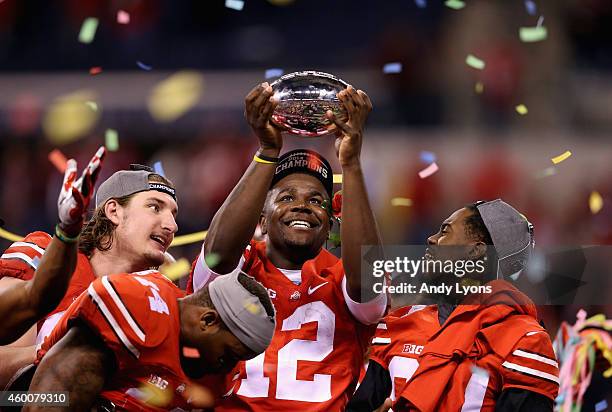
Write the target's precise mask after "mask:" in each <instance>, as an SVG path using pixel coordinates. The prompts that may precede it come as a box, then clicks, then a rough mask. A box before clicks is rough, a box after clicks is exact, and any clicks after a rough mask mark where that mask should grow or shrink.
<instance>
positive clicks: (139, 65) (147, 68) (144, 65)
mask: <svg viewBox="0 0 612 412" xmlns="http://www.w3.org/2000/svg"><path fill="white" fill-rule="evenodd" d="M136 64H137V65H138V67H140V68H141V69H142V70H146V71H149V70H151V69H152V68H153V66H149V65H146V64H144V63H143V62H136Z"/></svg>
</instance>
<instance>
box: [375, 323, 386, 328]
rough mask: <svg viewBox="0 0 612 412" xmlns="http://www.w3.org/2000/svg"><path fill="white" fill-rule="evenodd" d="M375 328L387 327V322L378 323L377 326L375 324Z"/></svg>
mask: <svg viewBox="0 0 612 412" xmlns="http://www.w3.org/2000/svg"><path fill="white" fill-rule="evenodd" d="M376 329H387V324H386V323H379V324H378V326H376Z"/></svg>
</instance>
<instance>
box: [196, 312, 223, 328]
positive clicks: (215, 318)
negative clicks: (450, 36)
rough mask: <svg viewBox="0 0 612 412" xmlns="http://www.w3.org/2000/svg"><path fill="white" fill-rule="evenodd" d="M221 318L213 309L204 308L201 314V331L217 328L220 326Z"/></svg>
mask: <svg viewBox="0 0 612 412" xmlns="http://www.w3.org/2000/svg"><path fill="white" fill-rule="evenodd" d="M220 324H221V318H220V317H219V313H218V312H217V311H216V310H214V309H211V308H202V312H201V313H200V329H201V330H203V331H205V330H208V329H210V328H215V327H218V326H220Z"/></svg>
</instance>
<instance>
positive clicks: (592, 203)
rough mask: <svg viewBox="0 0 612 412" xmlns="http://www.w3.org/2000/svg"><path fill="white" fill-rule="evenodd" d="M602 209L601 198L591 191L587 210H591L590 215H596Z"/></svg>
mask: <svg viewBox="0 0 612 412" xmlns="http://www.w3.org/2000/svg"><path fill="white" fill-rule="evenodd" d="M602 208H603V198H602V197H601V195H600V194H599V192H596V191H593V192H591V196H589V209H591V213H592V214H597V213H599V211H600V210H601V209H602Z"/></svg>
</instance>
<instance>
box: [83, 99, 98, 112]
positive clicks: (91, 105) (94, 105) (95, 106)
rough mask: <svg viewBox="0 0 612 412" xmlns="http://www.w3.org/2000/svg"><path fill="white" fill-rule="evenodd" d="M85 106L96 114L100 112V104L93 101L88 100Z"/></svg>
mask: <svg viewBox="0 0 612 412" xmlns="http://www.w3.org/2000/svg"><path fill="white" fill-rule="evenodd" d="M85 104H86V105H87V107H89V108H90V109H91V110H93V111H94V112H96V111H98V103H96V102H94V101H93V100H87V101H86V102H85Z"/></svg>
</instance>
